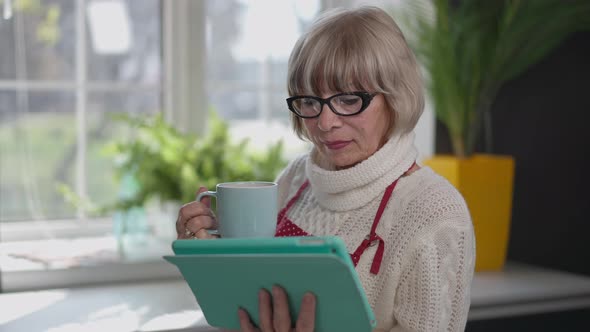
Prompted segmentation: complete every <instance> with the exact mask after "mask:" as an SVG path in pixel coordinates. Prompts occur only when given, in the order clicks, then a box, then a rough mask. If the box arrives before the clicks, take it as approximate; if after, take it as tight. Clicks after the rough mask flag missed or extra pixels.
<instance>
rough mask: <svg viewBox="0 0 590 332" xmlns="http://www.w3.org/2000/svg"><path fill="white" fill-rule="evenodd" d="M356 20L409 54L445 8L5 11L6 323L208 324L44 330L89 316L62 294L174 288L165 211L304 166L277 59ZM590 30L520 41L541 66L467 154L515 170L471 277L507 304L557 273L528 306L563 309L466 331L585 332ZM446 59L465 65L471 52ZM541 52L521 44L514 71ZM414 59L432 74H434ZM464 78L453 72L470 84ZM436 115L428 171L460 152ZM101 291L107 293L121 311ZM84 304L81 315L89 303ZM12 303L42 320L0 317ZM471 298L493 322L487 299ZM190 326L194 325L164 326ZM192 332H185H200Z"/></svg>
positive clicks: (297, 3)
mask: <svg viewBox="0 0 590 332" xmlns="http://www.w3.org/2000/svg"><path fill="white" fill-rule="evenodd" d="M463 2H466V3H469V2H470V1H450V0H449V1H445V3H446V4H448V6H450V8H451V10H452V8H462V7H461V4H462V3H463ZM471 2H473V1H471ZM480 2H481V3H488V4H489V3H518V1H497V2H496V1H491V2H487V1H484V0H481V1H480ZM522 2H523V3H527V1H522ZM529 2H530V3H534V2H535V0H529ZM543 2H548V1H543ZM549 2H551V1H549ZM553 3H554V4H558V5H559V6H560V7H568V6H574V3H576V2H575V1H560V0H555V1H553ZM577 3H578V5H579V3H583V2H577ZM359 4H372V5H377V6H380V7H382V8H384V9H386V10H388V11H389V12H390V13H391V14H392V16H394V18H396V20H397V22H398V23H399V24H400V27H401V28H402V30H403V31H404V32H405V33H406V37H407V38H408V41H409V42H410V43H411V45H412V46H413V47H415V48H416V50H417V51H418V48H420V44H417V43H418V42H419V41H418V39H419V38H414V37H417V36H419V35H420V33H421V32H424V31H423V30H419V29H418V30H416V29H415V28H416V27H417V26H418V28H419V25H416V22H419V21H420V20H419V19H418V18H415V17H414V16H412V15H423V16H422V18H425V17H426V18H427V19H426V20H425V22H428V18H430V20H433V17H435V15H434V14H435V13H436V11H437V10H440V8H438V7H437V6H436V1H426V0H424V1H411V0H406V1H403V0H389V1H383V0H382V1H377V0H374V1H357V0H278V1H272V0H194V1H188V0H174V1H173V0H0V9H1V11H2V17H1V18H0V43H1V44H2V45H1V46H0V293H1V294H0V303H2V308H3V309H2V311H0V325H2V324H6V325H5V326H6V327H7V328H8V330H7V331H16V330H19V329H20V328H22V327H24V326H27V329H26V330H28V331H45V330H51V331H87V330H92V329H93V328H96V326H98V325H93V324H94V323H95V322H101V324H105V322H106V323H108V324H111V325H109V326H112V327H113V329H114V330H116V331H119V330H120V331H135V330H141V331H156V330H158V331H160V330H162V331H163V330H175V329H182V328H186V329H187V330H193V329H191V328H192V327H194V326H197V325H198V324H201V323H198V322H197V321H198V317H197V318H195V317H196V316H195V314H194V312H193V311H191V310H196V309H195V308H196V305H195V303H194V300H193V301H191V299H190V298H189V299H188V300H186V301H185V302H182V301H177V302H175V301H174V299H169V300H167V301H162V302H161V303H159V304H155V303H142V302H141V300H136V298H133V300H131V298H132V295H128V296H129V298H127V297H125V296H121V295H119V297H117V296H114V298H116V301H120V302H116V303H115V304H112V306H111V307H109V305H106V304H105V306H106V308H107V309H108V308H110V310H111V311H108V310H107V309H105V308H103V307H101V306H99V305H96V306H92V309H88V310H89V311H88V312H85V315H86V316H83V317H82V318H76V319H75V320H74V321H68V320H65V319H64V320H59V319H58V320H56V319H55V317H61V316H60V314H61V313H62V312H68V311H70V310H72V309H73V308H74V307H76V306H78V310H82V309H80V307H82V306H80V305H79V304H75V303H74V302H71V301H70V302H64V301H65V299H67V297H68V294H74V293H70V291H69V290H74V289H80V290H85V289H88V288H89V287H117V286H118V285H126V284H129V283H134V284H137V283H141V282H145V283H150V285H154V284H153V283H155V282H159V281H162V280H164V281H167V280H178V279H179V278H180V277H179V276H178V273H177V272H176V271H175V270H174V269H173V268H172V267H171V266H168V265H169V264H167V263H165V262H164V261H162V260H161V256H162V255H166V254H170V253H171V250H170V243H171V241H172V240H173V239H174V237H175V230H174V222H175V220H176V213H177V210H178V208H179V207H180V206H181V205H182V204H183V203H184V202H187V201H189V200H191V199H192V195H194V192H195V191H196V190H197V189H198V186H199V184H202V183H204V184H207V185H208V186H210V187H211V186H212V185H213V184H215V183H217V182H218V181H220V180H223V181H230V180H234V179H235V180H239V179H241V180H244V179H249V178H252V179H270V180H272V179H273V178H274V177H275V176H276V174H277V172H278V171H279V170H280V169H281V168H282V167H283V166H284V165H285V163H286V162H288V161H289V160H291V159H292V158H294V157H295V156H297V155H299V154H301V153H304V152H305V151H307V149H309V144H308V143H306V142H303V141H301V140H299V139H298V138H297V137H296V136H295V135H294V134H293V133H292V132H291V129H290V124H289V111H288V109H287V107H286V103H285V98H286V97H287V92H286V71H287V61H288V56H289V52H290V50H291V48H292V46H293V45H294V43H295V41H296V40H297V38H298V37H299V36H300V34H301V33H302V32H303V31H305V29H306V28H307V27H308V26H309V25H310V24H311V22H312V21H313V20H314V19H315V18H316V17H317V16H318V15H319V14H321V12H323V11H325V10H328V9H330V8H334V7H342V6H344V7H348V6H356V5H359ZM523 6H524V7H526V5H523ZM579 6H580V8H582V7H583V6H582V5H579ZM492 7H494V5H489V8H485V6H483V7H482V8H480V9H479V10H480V11H481V12H480V13H486V12H490V13H491V12H494V10H496V9H494V8H492ZM533 7H534V6H533ZM572 8H574V7H572ZM586 9H587V6H586ZM589 13H590V12H588V11H586V12H581V13H580V14H581V15H580V16H575V15H574V16H571V17H573V18H574V20H577V19H579V23H580V24H579V25H576V24H573V25H575V27H573V28H568V29H563V30H560V33H561V34H560V35H559V38H554V39H551V36H546V35H543V34H542V33H541V32H540V30H535V29H534V28H533V29H530V30H527V31H526V32H525V34H526V35H527V36H530V39H533V37H535V36H536V37H537V39H538V40H539V44H538V45H545V46H543V48H546V50H545V49H543V52H539V53H538V54H540V55H539V56H538V58H536V59H533V60H534V61H533V60H530V61H528V62H527V65H526V66H524V65H523V66H521V67H519V70H517V71H515V72H514V75H512V76H506V77H503V78H502V79H501V80H500V79H499V80H498V81H497V82H498V84H497V86H496V89H495V90H493V91H492V92H491V93H489V95H487V96H489V98H490V100H489V107H488V108H487V109H486V110H484V111H482V113H481V114H483V115H482V125H481V126H482V128H483V129H482V130H476V131H475V134H472V136H473V137H472V138H471V140H470V142H471V144H472V149H471V153H473V154H477V153H485V154H491V155H502V156H509V157H510V158H511V159H512V160H513V161H514V170H513V171H514V179H513V191H512V192H511V197H510V206H509V208H510V220H509V224H508V225H509V232H508V234H507V239H506V241H507V243H506V252H505V253H504V255H505V257H504V258H506V261H507V263H506V265H504V263H502V267H501V268H499V269H497V271H492V272H486V271H482V272H478V273H477V274H476V278H477V275H479V276H480V277H481V278H482V279H480V280H484V281H485V280H488V279H486V278H488V277H490V278H492V279H490V280H500V281H501V282H500V283H499V284H498V285H500V287H502V285H508V286H505V287H504V289H503V291H507V287H508V288H509V287H516V288H509V290H510V291H509V292H510V293H513V294H514V293H519V291H520V290H521V289H519V288H518V286H514V285H515V284H516V285H521V286H522V285H524V286H523V287H524V288H526V285H527V284H529V280H528V279H526V278H532V280H535V278H536V277H535V276H536V274H535V273H537V272H536V271H537V270H536V269H539V270H538V271H553V272H556V273H557V274H555V275H554V274H551V275H550V277H549V279H547V280H545V279H543V278H545V274H542V275H539V277H538V278H537V279H538V280H541V279H542V280H543V282H545V281H546V283H544V284H543V285H544V286H542V288H543V291H549V293H543V292H540V293H538V297H547V296H548V297H550V298H551V297H553V298H554V299H556V302H555V303H557V302H559V303H562V304H563V303H565V304H564V305H561V306H560V305H558V304H555V303H552V304H546V303H544V304H539V305H538V306H537V307H539V308H540V309H531V308H533V307H535V305H532V306H530V307H529V309H527V310H523V311H522V312H521V313H518V312H516V311H515V312H508V313H506V312H505V313H498V314H484V315H480V316H477V315H474V316H470V321H469V322H468V325H467V330H468V331H488V330H497V329H508V330H514V331H516V330H523V329H531V330H532V329H535V330H540V331H545V330H547V331H548V330H556V329H559V330H569V331H582V330H584V328H587V326H589V325H590V246H589V243H590V242H589V241H588V239H589V234H590V224H589V223H588V221H589V220H590V217H589V216H590V194H589V188H590V180H589V179H590V177H589V176H588V174H587V170H586V168H587V165H590V131H589V130H587V129H586V127H587V123H588V122H587V119H588V116H587V115H588V114H589V113H590V100H589V98H588V95H589V93H590V81H589V77H590V60H589V59H590V30H589V27H590V25H588V24H587V21H588V17H590V15H585V14H589ZM539 15H540V14H539ZM564 15H565V13H564ZM569 15H573V14H571V13H569ZM482 17H486V16H485V15H483V16H482ZM556 20H557V19H556ZM571 20H572V19H570V21H571ZM552 22H553V21H552V20H548V21H546V24H544V25H551V24H552ZM481 38H482V40H488V39H486V38H491V37H487V36H485V35H483V37H481ZM525 40H526V38H525ZM482 45H483V44H482ZM326 47H329V45H327V46H326ZM457 47H458V49H459V50H461V53H464V54H469V50H468V48H469V47H470V45H469V44H468V43H465V46H464V48H463V46H462V44H459V46H457ZM538 49H539V47H537V48H535V50H538ZM533 51H534V50H531V49H528V48H526V45H523V46H522V50H519V51H518V52H516V54H519V52H520V53H527V52H533ZM478 54H479V53H478ZM489 54H492V53H489ZM419 59H420V60H421V61H423V60H424V62H422V64H423V66H424V72H425V76H426V77H429V72H428V70H429V68H431V67H429V63H428V58H427V57H426V58H424V57H419ZM490 61H491V60H490ZM518 61H519V58H518V57H516V56H514V57H511V58H509V61H508V62H518ZM466 68H467V70H466V71H465V72H464V73H463V74H464V75H466V76H470V75H475V74H473V73H472V72H469V70H468V68H469V67H465V68H462V69H466ZM500 71H501V70H500ZM481 76H486V74H482V75H481ZM490 76H491V75H490ZM427 81H428V80H427ZM433 81H434V80H433ZM445 84H450V83H445ZM431 88H432V87H431ZM436 103H437V100H436V98H432V96H429V98H428V100H427V106H426V110H425V113H424V115H423V116H422V118H421V120H420V123H419V124H418V127H417V129H416V139H417V141H416V144H417V147H418V149H419V151H420V160H419V161H420V162H422V161H426V160H428V159H430V158H432V157H434V156H437V155H453V154H456V152H457V151H456V149H455V147H454V145H453V144H454V143H453V139H452V137H453V136H452V135H453V127H452V126H449V123H448V121H447V120H448V119H445V118H444V117H443V116H442V115H440V112H438V113H437V108H436ZM478 114H479V113H478ZM203 155H209V156H212V155H214V156H216V158H218V160H219V163H218V164H215V165H211V164H209V161H207V160H205V159H203V158H202V156H203ZM216 160H217V159H216ZM491 176H493V174H492V175H491ZM510 264H516V266H520V267H522V266H531V267H534V268H532V269H530V270H527V269H524V270H518V271H521V272H522V271H524V272H522V273H523V275H526V278H525V279H518V282H516V283H515V284H514V283H510V282H511V281H506V280H507V279H506V278H507V277H506V275H503V274H502V273H503V271H510V269H509V268H505V267H510V266H511V265H510ZM518 264H524V265H518ZM486 273H488V274H486ZM490 273H491V274H490ZM519 273H520V272H519ZM560 273H563V276H566V278H565V279H560V276H561V274H560ZM518 276H520V274H519V275H518ZM518 276H517V278H518ZM568 277H572V278H574V279H571V280H575V282H573V281H572V282H571V283H570V286H571V287H570V288H569V289H567V290H564V291H563V293H559V292H558V291H556V292H554V293H551V290H552V288H551V287H552V286H551V285H563V284H568V282H567V280H570V279H567V278H568ZM494 278H499V279H494ZM523 278H524V277H523ZM505 282H507V283H505ZM482 285H484V286H485V285H487V284H486V283H485V282H480V283H478V284H477V286H478V287H484V286H482ZM545 285H549V286H545ZM179 287H182V286H179ZM576 287H579V288H576ZM104 289H105V291H104V292H103V296H107V295H106V294H116V291H115V290H114V289H115V288H104ZM174 289H177V288H174ZM548 289H549V290H548ZM58 290H59V292H61V293H59V292H58ZM66 290H67V291H66ZM495 292H496V290H495V289H493V288H488V289H484V290H481V291H480V292H479V293H478V292H475V293H477V294H488V293H490V294H494V293H495ZM523 292H525V293H526V290H523ZM535 292H536V290H533V291H532V293H531V294H532V295H530V294H529V295H530V296H532V297H533V298H534V297H535V296H534V294H535ZM139 293H142V291H141V290H138V294H139ZM89 294H90V293H89ZM167 294H168V293H164V294H160V295H159V297H160V298H161V297H162V296H163V297H166V296H167ZM547 294H550V295H547ZM18 295H20V296H22V297H21V298H18V297H17V296H18ZM71 296H74V295H71ZM88 296H90V295H87V296H86V295H85V297H84V299H85V300H84V301H92V299H89V298H88ZM126 296H127V295H126ZM138 296H140V295H138ZM174 296H182V295H172V294H170V296H169V297H174ZM185 296H186V294H185ZM74 298H76V297H74ZM138 298H141V297H138ZM19 299H26V300H23V301H25V302H27V303H33V304H35V306H36V307H35V308H33V309H31V308H30V307H15V308H13V310H12V311H10V310H7V311H5V309H4V308H8V307H7V305H8V306H9V305H10V304H11V303H13V302H14V301H20V300H19ZM76 299H77V298H76ZM142 299H143V298H142ZM527 299H529V298H527ZM527 299H524V298H522V299H519V298H518V297H517V298H515V299H512V300H510V301H513V302H514V303H518V302H523V301H525V300H526V301H528V300H527ZM98 301H99V302H100V301H102V300H98ZM104 301H106V302H105V303H110V302H108V301H109V299H108V298H107V299H106V300H104ZM134 301H135V302H134ZM145 301H146V302H147V301H152V299H149V298H145ZM474 301H475V302H474V303H475V304H477V305H478V306H479V305H481V308H484V309H486V310H487V308H488V307H486V305H487V304H486V303H487V302H486V299H485V296H483V295H482V297H481V298H477V299H476V300H474ZM58 302H61V303H62V305H61V306H59V309H54V310H59V313H60V314H54V313H55V312H57V311H54V312H52V311H51V308H52V306H53V307H54V308H55V306H56V303H58ZM131 302H133V305H131V304H129V303H131ZM168 302H170V303H172V304H167V303H168ZM64 303H65V304H64ZM72 303H74V304H72ZM66 304H67V305H66ZM117 305H118V306H123V309H121V307H117ZM504 305H506V306H509V305H510V303H508V302H506V303H503V302H501V301H500V302H494V303H492V304H490V305H489V307H490V308H492V307H493V308H492V309H493V310H497V312H502V306H504ZM146 306H147V307H149V308H150V309H145V308H146ZM543 306H545V307H543ZM537 307H535V308H537ZM142 308H143V309H142ZM144 309H145V310H144ZM44 310H45V313H44ZM101 310H107V311H108V312H109V314H108V315H106V316H108V320H105V318H104V317H105V314H104V312H102V311H101ZM187 310H188V313H189V314H190V315H189V316H190V317H192V318H191V319H192V320H191V319H189V320H188V322H187V321H186V316H173V319H171V320H164V321H161V320H159V318H161V317H159V318H158V317H156V316H158V315H160V316H166V315H168V316H166V317H169V318H170V317H172V316H170V315H177V314H179V313H182V312H185V311H187ZM508 311H510V310H508ZM486 312H487V311H486ZM490 312H491V311H490ZM150 313H151V314H150ZM156 313H157V314H158V315H156ZM150 315H151V316H150ZM130 317H131V318H130ZM146 317H147V318H146ZM150 317H151V318H150ZM154 317H155V318H154ZM179 317H180V318H179ZM44 319H45V320H46V322H45V323H43V322H44V321H43V320H44ZM150 319H151V320H150ZM183 319H184V320H183ZM33 321H34V322H35V323H34V324H33V323H31V322H33ZM170 321H176V323H178V321H182V322H183V323H182V324H184V325H182V324H181V326H180V327H178V326H176V325H174V326H176V327H174V326H173V325H170V326H168V325H166V324H168V323H167V322H170ZM49 322H50V323H49ZM195 322H197V323H198V324H197V323H195ZM19 324H20V325H19ZM31 324H32V325H31ZM52 324H53V325H52ZM170 324H172V323H170ZM195 324H197V325H195ZM203 324H204V323H203ZM48 326H49V327H48ZM199 326H201V325H199ZM202 326H203V327H202V329H194V330H195V331H197V330H198V331H200V330H202V331H206V330H207V329H206V327H205V326H206V324H205V325H202ZM28 327H30V329H29V328H28ZM0 330H2V331H4V329H3V328H0Z"/></svg>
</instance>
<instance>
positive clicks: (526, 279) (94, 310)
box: [0, 263, 590, 332]
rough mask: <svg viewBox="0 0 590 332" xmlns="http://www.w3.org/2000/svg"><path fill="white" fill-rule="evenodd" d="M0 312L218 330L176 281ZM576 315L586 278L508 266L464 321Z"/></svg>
mask: <svg viewBox="0 0 590 332" xmlns="http://www.w3.org/2000/svg"><path fill="white" fill-rule="evenodd" d="M164 264H167V263H164ZM168 265H170V264H168ZM177 277H178V275H177ZM0 307H2V308H7V310H2V312H0V324H2V325H3V327H4V328H5V329H6V330H8V331H29V332H36V331H51V332H67V331H76V332H85V331H94V330H97V329H99V327H100V330H113V331H115V330H116V331H121V332H127V331H177V332H178V331H197V332H198V331H210V332H212V331H218V330H217V329H215V328H212V327H210V326H209V325H208V324H207V322H206V321H205V318H204V317H203V314H202V312H201V311H200V310H199V307H198V304H197V303H196V301H195V298H194V297H193V295H192V293H191V291H190V289H189V287H188V286H187V285H186V283H185V282H184V281H183V280H181V279H178V278H172V279H167V280H160V281H152V282H134V283H132V284H131V283H118V284H110V285H102V286H98V287H81V288H70V289H57V290H45V291H37V292H20V293H8V294H3V295H0ZM579 308H590V277H585V276H579V275H574V274H570V273H564V272H560V271H554V270H547V269H541V268H537V267H534V266H528V265H523V264H518V263H509V264H507V266H506V268H505V270H504V271H502V272H492V273H477V274H476V276H475V279H474V282H473V288H472V293H471V310H470V312H469V320H478V319H493V318H499V317H507V316H515V315H526V314H536V313H543V312H555V311H564V310H574V309H579Z"/></svg>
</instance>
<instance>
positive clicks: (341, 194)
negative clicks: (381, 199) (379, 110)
mask: <svg viewBox="0 0 590 332" xmlns="http://www.w3.org/2000/svg"><path fill="white" fill-rule="evenodd" d="M417 156H418V152H417V150H416V147H415V146H414V133H413V132H411V133H408V134H402V135H393V136H392V137H390V139H389V140H388V141H387V143H385V145H383V147H381V149H379V150H378V151H377V152H375V153H374V154H373V155H372V156H371V157H369V158H368V159H366V160H364V161H362V162H360V163H359V164H357V165H355V166H353V167H351V168H347V169H344V170H337V171H334V170H327V169H324V168H322V167H320V166H319V165H318V162H317V160H318V152H317V150H316V149H315V148H313V149H312V151H311V153H310V154H309V156H308V158H307V160H306V164H305V173H306V176H307V178H308V179H309V182H310V185H311V190H312V192H313V194H314V196H315V197H316V199H317V200H318V203H319V204H320V205H321V206H322V207H324V208H326V209H329V210H333V211H349V210H354V209H358V208H360V207H362V206H364V205H365V204H367V203H369V202H370V201H372V200H373V199H375V197H377V196H378V195H380V194H381V193H383V191H384V190H385V188H386V187H387V186H388V185H389V184H391V183H392V182H393V181H395V180H396V179H398V178H399V177H400V176H402V175H403V174H404V172H405V171H407V170H408V169H409V168H410V166H412V164H413V163H414V162H415V161H416V157H417Z"/></svg>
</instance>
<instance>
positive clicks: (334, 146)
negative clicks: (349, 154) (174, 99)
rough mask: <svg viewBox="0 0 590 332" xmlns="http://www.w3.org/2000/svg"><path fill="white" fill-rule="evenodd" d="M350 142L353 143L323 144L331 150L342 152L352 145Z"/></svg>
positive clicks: (329, 142)
mask: <svg viewBox="0 0 590 332" xmlns="http://www.w3.org/2000/svg"><path fill="white" fill-rule="evenodd" d="M350 142H352V141H328V142H323V143H324V145H325V146H326V147H327V148H328V149H330V150H340V149H342V148H344V147H346V146H347V145H348V144H350Z"/></svg>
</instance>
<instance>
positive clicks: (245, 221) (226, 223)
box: [196, 181, 277, 238]
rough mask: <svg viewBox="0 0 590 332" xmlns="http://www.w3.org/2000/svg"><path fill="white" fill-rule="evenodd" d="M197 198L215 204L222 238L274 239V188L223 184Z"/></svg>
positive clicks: (270, 185)
mask: <svg viewBox="0 0 590 332" xmlns="http://www.w3.org/2000/svg"><path fill="white" fill-rule="evenodd" d="M215 188H216V191H206V192H202V193H200V194H199V195H197V199H196V200H197V201H200V200H201V199H202V198H203V197H205V196H211V197H214V198H215V200H216V210H217V211H215V215H216V216H217V221H218V225H219V227H218V231H217V232H214V231H212V232H211V233H213V234H219V235H221V237H222V238H240V237H242V238H243V237H274V235H275V231H276V226H277V184H276V183H274V182H262V181H248V182H225V183H219V184H217V186H216V187H215Z"/></svg>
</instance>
